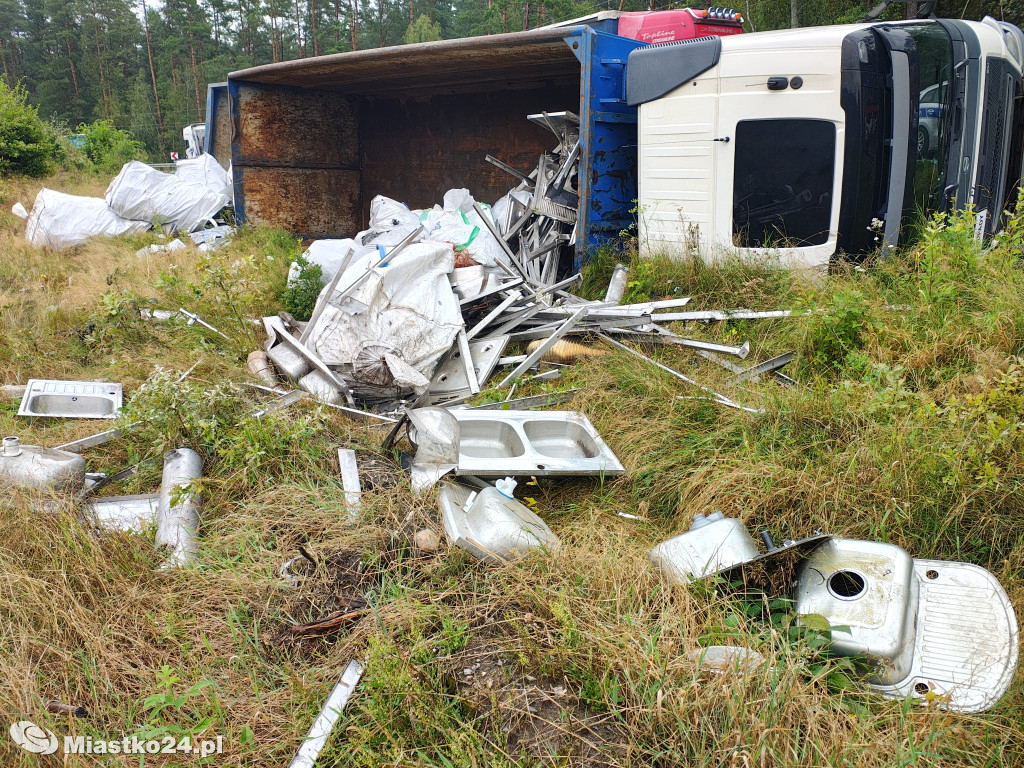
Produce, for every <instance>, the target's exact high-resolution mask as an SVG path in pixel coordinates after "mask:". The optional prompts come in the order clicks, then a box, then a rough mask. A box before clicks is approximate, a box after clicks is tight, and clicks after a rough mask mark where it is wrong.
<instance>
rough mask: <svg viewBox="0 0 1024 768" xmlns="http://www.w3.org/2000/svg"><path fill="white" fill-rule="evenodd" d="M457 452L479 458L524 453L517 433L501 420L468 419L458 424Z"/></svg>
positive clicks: (511, 455) (512, 455)
mask: <svg viewBox="0 0 1024 768" xmlns="http://www.w3.org/2000/svg"><path fill="white" fill-rule="evenodd" d="M459 453H460V454H461V455H463V456H472V457H474V458H480V459H496V458H501V457H516V456H522V455H523V454H524V453H526V447H525V446H524V445H523V441H522V440H521V439H520V438H519V435H518V433H517V432H516V431H515V429H513V428H512V427H511V426H510V425H509V424H506V423H504V422H502V421H497V420H494V421H491V420H487V421H469V422H466V423H465V424H460V425H459Z"/></svg>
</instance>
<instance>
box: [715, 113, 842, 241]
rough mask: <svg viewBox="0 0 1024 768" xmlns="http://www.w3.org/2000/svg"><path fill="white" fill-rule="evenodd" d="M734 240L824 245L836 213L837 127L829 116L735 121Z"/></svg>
mask: <svg viewBox="0 0 1024 768" xmlns="http://www.w3.org/2000/svg"><path fill="white" fill-rule="evenodd" d="M735 147H736V149H735V152H736V154H735V166H734V171H733V202H732V205H733V230H732V231H733V244H734V245H735V246H737V247H739V248H783V247H800V246H810V245H822V244H824V243H826V242H827V241H828V237H829V231H830V229H831V223H832V222H831V218H832V196H833V193H832V183H833V179H834V177H835V163H836V127H835V125H834V124H833V123H831V122H829V121H827V120H794V119H781V120H741V121H740V122H739V123H737V124H736V144H735Z"/></svg>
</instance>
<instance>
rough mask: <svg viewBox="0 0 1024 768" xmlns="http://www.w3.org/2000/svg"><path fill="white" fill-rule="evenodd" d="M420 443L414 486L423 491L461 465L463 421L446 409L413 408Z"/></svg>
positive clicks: (411, 417) (412, 418)
mask: <svg viewBox="0 0 1024 768" xmlns="http://www.w3.org/2000/svg"><path fill="white" fill-rule="evenodd" d="M409 421H410V422H412V426H413V430H414V434H413V441H414V442H415V445H416V455H415V456H413V459H412V467H411V474H412V489H413V491H415V492H416V493H422V492H423V491H425V490H427V489H428V488H430V487H431V486H433V485H434V483H436V482H437V481H438V480H440V479H441V478H442V477H444V476H445V475H447V474H448V473H449V472H451V471H452V470H454V469H455V468H456V467H458V466H459V422H458V421H456V419H455V417H454V416H452V414H451V413H450V412H449V411H448V410H447V409H445V408H417V409H416V410H413V411H409Z"/></svg>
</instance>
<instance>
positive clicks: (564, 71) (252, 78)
mask: <svg viewBox="0 0 1024 768" xmlns="http://www.w3.org/2000/svg"><path fill="white" fill-rule="evenodd" d="M576 31H577V28H575V27H569V28H564V29H538V30H530V31H527V32H513V33H510V34H504V35H487V36H483V37H469V38H459V39H456V40H438V41H434V42H429V43H416V44H413V45H398V46H389V47H386V48H371V49H367V50H362V51H351V52H348V53H335V54H330V55H327V56H317V57H314V58H309V59H296V60H294V61H284V62H279V63H277V64H264V65H263V66H259V67H252V68H250V69H243V70H239V71H237V72H232V73H231V74H230V75H229V76H228V77H229V79H231V80H246V81H249V82H256V83H266V84H271V85H282V86H292V87H296V88H309V89H317V90H327V91H333V92H336V93H344V94H351V95H366V96H377V95H397V94H398V93H408V94H415V93H417V91H418V90H419V89H420V88H422V89H424V90H425V91H427V92H431V91H437V90H466V88H467V87H476V88H478V87H479V86H481V85H483V86H486V85H488V84H494V85H499V84H500V85H502V86H504V87H534V86H538V85H541V84H543V83H544V82H546V81H551V80H557V79H562V78H567V77H575V78H578V77H579V74H580V63H579V61H578V60H577V59H576V57H575V56H574V55H573V52H572V49H571V48H570V47H569V45H567V44H566V40H565V38H566V37H569V36H571V35H573V34H574V33H575V32H576Z"/></svg>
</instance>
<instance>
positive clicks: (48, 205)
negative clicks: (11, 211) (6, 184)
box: [25, 187, 149, 248]
mask: <svg viewBox="0 0 1024 768" xmlns="http://www.w3.org/2000/svg"><path fill="white" fill-rule="evenodd" d="M147 229H149V222H146V221H132V220H129V219H125V218H122V217H120V216H118V215H117V214H116V213H114V212H113V211H112V210H110V208H108V207H107V203H106V201H105V200H104V199H103V198H102V197H80V196H79V195H66V194H64V193H63V192H56V191H54V190H52V189H46V188H45V187H44V188H43V189H41V190H39V194H38V195H36V201H35V204H34V205H33V206H32V213H30V214H29V216H28V223H27V224H26V225H25V239H26V240H28V242H30V243H31V244H32V245H35V246H38V247H40V248H71V247H73V246H76V245H82V243H84V242H85V241H87V240H88V239H89V238H92V237H97V236H99V235H111V236H114V235H124V234H127V233H129V232H144V231H146V230H147Z"/></svg>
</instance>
